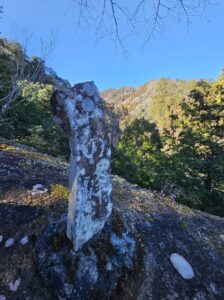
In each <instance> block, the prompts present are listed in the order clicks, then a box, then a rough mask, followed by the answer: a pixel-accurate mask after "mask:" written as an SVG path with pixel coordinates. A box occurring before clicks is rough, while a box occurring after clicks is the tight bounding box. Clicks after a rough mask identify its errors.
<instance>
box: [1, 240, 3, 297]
mask: <svg viewBox="0 0 224 300" xmlns="http://www.w3.org/2000/svg"><path fill="white" fill-rule="evenodd" d="M2 240H3V236H2V235H0V243H1V242H2ZM0 300H1V299H0Z"/></svg>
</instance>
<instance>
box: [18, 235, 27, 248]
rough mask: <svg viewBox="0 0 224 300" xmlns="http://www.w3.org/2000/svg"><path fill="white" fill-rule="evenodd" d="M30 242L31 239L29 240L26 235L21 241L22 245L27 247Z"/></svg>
mask: <svg viewBox="0 0 224 300" xmlns="http://www.w3.org/2000/svg"><path fill="white" fill-rule="evenodd" d="M28 242H29V238H28V236H27V235H25V236H24V237H23V238H21V240H20V244H21V245H23V246H24V245H26V244H27V243H28Z"/></svg>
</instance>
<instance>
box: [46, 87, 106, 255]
mask: <svg viewBox="0 0 224 300" xmlns="http://www.w3.org/2000/svg"><path fill="white" fill-rule="evenodd" d="M51 105H52V111H53V115H54V120H55V122H56V123H57V124H59V125H61V126H62V128H63V129H65V130H66V131H67V133H68V135H69V140H70V149H71V157H70V178H69V182H70V196H69V208H68V217H67V236H68V238H69V239H70V240H71V241H72V243H73V248H74V251H77V250H79V249H80V248H81V247H82V246H83V244H85V243H86V242H87V241H88V240H89V239H91V238H92V237H93V236H94V235H95V234H96V233H98V232H100V231H101V229H102V228H103V226H104V224H105V222H106V220H107V219H108V217H109V216H110V214H111V211H112V203H111V191H112V185H111V175H110V157H111V150H110V143H109V138H108V136H107V132H106V129H105V127H106V126H105V119H104V112H103V108H102V100H101V98H100V96H99V92H98V90H97V88H96V86H95V84H94V83H93V82H86V83H80V84H77V85H75V86H74V87H73V88H69V89H62V90H56V91H55V92H54V94H53V96H52V99H51Z"/></svg>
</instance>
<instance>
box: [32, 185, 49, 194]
mask: <svg viewBox="0 0 224 300" xmlns="http://www.w3.org/2000/svg"><path fill="white" fill-rule="evenodd" d="M47 191H48V189H47V188H46V187H45V186H44V185H43V184H40V183H37V184H35V185H34V186H33V187H32V190H31V194H32V196H35V195H36V194H43V193H46V192H47Z"/></svg>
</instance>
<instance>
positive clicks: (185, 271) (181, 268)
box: [170, 253, 194, 279]
mask: <svg viewBox="0 0 224 300" xmlns="http://www.w3.org/2000/svg"><path fill="white" fill-rule="evenodd" d="M170 261H171V263H172V264H173V266H174V268H175V269H176V270H177V271H178V273H179V274H180V275H181V276H182V277H183V278H184V279H192V278H193V277H194V271H193V269H192V267H191V265H190V264H189V262H188V261H187V260H186V259H185V258H184V257H183V256H181V255H179V254H177V253H173V254H171V255H170Z"/></svg>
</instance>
